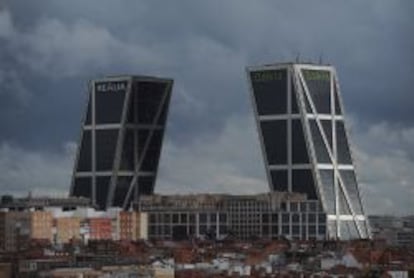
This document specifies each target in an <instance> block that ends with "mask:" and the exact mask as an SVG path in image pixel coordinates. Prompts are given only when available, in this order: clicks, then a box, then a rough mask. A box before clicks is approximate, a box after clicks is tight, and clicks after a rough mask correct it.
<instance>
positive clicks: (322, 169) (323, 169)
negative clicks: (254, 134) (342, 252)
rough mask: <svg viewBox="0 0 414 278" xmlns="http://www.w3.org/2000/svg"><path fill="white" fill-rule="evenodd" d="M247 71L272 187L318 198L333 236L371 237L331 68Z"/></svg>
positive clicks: (286, 67)
mask: <svg viewBox="0 0 414 278" xmlns="http://www.w3.org/2000/svg"><path fill="white" fill-rule="evenodd" d="M247 74H248V80H249V84H250V92H251V98H252V103H253V108H254V114H255V118H256V123H257V129H258V134H259V140H260V143H261V148H262V153H263V157H264V162H265V166H266V173H267V178H268V182H269V186H270V190H271V191H287V192H295V193H305V194H306V195H307V198H308V199H310V200H318V201H319V202H320V205H321V207H322V208H323V210H324V212H325V213H326V215H327V228H328V236H329V237H330V238H332V239H349V238H367V237H369V236H370V232H369V226H368V223H367V218H366V216H365V213H364V209H363V205H362V202H361V197H360V193H359V189H358V182H357V176H356V170H355V166H354V163H353V158H352V152H351V149H350V145H349V140H348V133H347V129H346V125H345V120H344V113H343V112H344V110H343V103H342V101H341V94H340V88H339V85H338V77H337V74H336V71H335V69H334V68H333V67H332V66H327V65H315V64H293V63H286V64H273V65H265V66H257V67H249V68H248V69H247ZM301 221H302V222H304V221H305V222H306V219H301Z"/></svg>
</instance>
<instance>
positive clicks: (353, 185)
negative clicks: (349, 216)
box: [340, 170, 362, 214]
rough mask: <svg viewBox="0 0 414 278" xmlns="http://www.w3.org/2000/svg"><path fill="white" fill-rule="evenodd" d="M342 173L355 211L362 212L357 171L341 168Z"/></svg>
mask: <svg viewBox="0 0 414 278" xmlns="http://www.w3.org/2000/svg"><path fill="white" fill-rule="evenodd" d="M340 174H341V177H342V181H343V182H344V183H345V188H346V191H347V192H348V196H349V199H350V201H351V204H352V207H353V209H354V212H355V213H356V214H362V205H361V198H360V197H359V191H358V186H357V181H356V177H355V172H354V171H353V170H341V171H340Z"/></svg>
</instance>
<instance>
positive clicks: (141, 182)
mask: <svg viewBox="0 0 414 278" xmlns="http://www.w3.org/2000/svg"><path fill="white" fill-rule="evenodd" d="M153 191H154V177H153V176H150V177H139V178H138V194H139V195H149V194H152V192H153Z"/></svg>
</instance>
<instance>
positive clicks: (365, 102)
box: [0, 0, 414, 214]
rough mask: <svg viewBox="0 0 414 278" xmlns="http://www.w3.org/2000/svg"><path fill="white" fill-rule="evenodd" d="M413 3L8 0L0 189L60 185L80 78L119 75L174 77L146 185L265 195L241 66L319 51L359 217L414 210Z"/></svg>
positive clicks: (73, 132)
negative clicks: (346, 145) (350, 161)
mask: <svg viewBox="0 0 414 278" xmlns="http://www.w3.org/2000/svg"><path fill="white" fill-rule="evenodd" d="M98 2H99V3H98ZM412 5H413V4H412V3H407V2H402V1H395V2H392V3H390V2H387V1H375V2H374V1H372V2H371V1H370V2H366V3H365V2H364V3H360V2H358V1H351V2H347V3H342V2H339V1H338V2H332V3H329V4H327V3H325V2H322V1H320V2H318V1H316V2H313V3H303V2H299V1H292V2H289V3H272V2H260V3H243V4H240V3H239V2H228V3H225V4H224V3H220V4H219V2H216V3H210V2H209V3H204V2H192V1H191V2H184V3H180V4H178V3H168V4H167V3H158V2H154V3H153V2H151V3H148V2H136V3H131V2H128V1H125V2H122V5H120V4H119V3H112V2H110V1H91V2H88V3H84V2H83V1H71V2H70V3H56V2H55V1H48V0H44V1H38V2H36V3H27V1H19V0H17V1H8V0H6V1H5V2H2V3H1V4H0V41H1V44H0V50H1V51H0V61H1V65H2V66H1V67H0V94H1V107H0V108H1V109H0V128H1V130H2V132H1V134H0V171H1V172H2V173H3V175H2V177H1V178H0V186H1V189H2V191H3V192H5V193H7V194H16V195H20V196H21V195H26V194H27V192H28V191H32V192H33V193H34V194H37V195H41V194H62V195H64V194H67V192H68V187H69V185H70V179H71V178H70V177H71V174H72V167H73V164H74V159H75V153H76V151H75V150H76V142H77V140H78V135H79V123H80V121H81V115H82V112H83V109H84V105H83V104H84V103H85V101H86V96H87V94H86V93H85V90H86V88H85V83H86V82H87V81H88V80H90V79H95V78H100V77H103V76H108V75H113V74H119V73H127V74H150V75H156V76H158V75H159V76H168V77H171V78H173V79H174V80H177V83H176V84H175V86H174V96H173V97H172V99H171V110H170V118H169V120H170V121H169V126H168V128H167V133H168V136H169V137H168V138H169V140H168V141H166V142H165V146H164V147H165V148H164V149H163V151H162V154H161V161H160V166H159V180H158V184H157V188H156V192H163V193H169V192H171V193H175V192H184V193H187V192H209V191H211V192H230V193H231V192H239V193H240V194H247V193H256V191H259V192H264V191H266V190H267V182H266V173H265V171H264V169H263V165H262V161H261V154H260V145H259V142H258V140H257V136H256V131H255V126H254V121H253V118H252V114H251V107H250V103H249V97H248V87H247V82H246V80H245V73H244V68H245V67H246V66H248V65H255V64H263V63H268V62H276V61H281V62H284V61H286V62H287V61H295V60H296V58H298V59H299V60H300V61H302V62H307V61H313V62H318V61H319V60H320V59H321V60H322V61H323V63H329V64H333V65H335V66H336V68H337V71H338V75H339V77H340V83H341V84H340V85H341V88H342V90H343V92H344V93H343V100H344V104H345V107H346V112H347V114H346V117H347V120H348V122H349V123H350V134H351V136H350V140H351V143H353V144H352V146H353V147H354V148H355V151H354V153H355V161H356V166H357V168H358V170H359V172H360V173H361V175H360V181H361V182H360V189H361V195H362V198H363V199H364V200H366V202H365V203H366V208H367V213H368V214H373V213H396V214H410V213H411V214H412V213H414V207H413V205H412V202H411V200H412V199H413V198H414V188H413V180H414V174H413V173H412V169H413V167H414V159H413V157H414V153H413V149H414V148H413V146H414V141H413V139H412V138H414V136H413V134H414V124H413V121H412V113H411V106H412V103H414V101H413V97H412V94H411V92H412V89H411V85H410V84H411V76H412V75H413V74H414V69H413V67H412V62H411V61H412V60H413V52H412V50H411V49H412V46H413V45H412V43H413V40H412V39H411V36H410V34H411V33H412V31H413V30H412V28H413V26H414V24H413V18H412V16H411V15H410V13H409V12H408V11H410V10H412ZM189 9H190V10H191V11H192V12H190V13H188V12H185V13H184V12H183V11H185V10H186V11H188V10H189ZM332 19H334V20H332ZM247 34H248V35H247ZM45 173H47V174H45ZM368 196H369V198H368Z"/></svg>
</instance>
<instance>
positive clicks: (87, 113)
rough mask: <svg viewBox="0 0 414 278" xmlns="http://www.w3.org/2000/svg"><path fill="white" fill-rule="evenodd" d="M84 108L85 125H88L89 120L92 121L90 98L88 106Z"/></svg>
mask: <svg viewBox="0 0 414 278" xmlns="http://www.w3.org/2000/svg"><path fill="white" fill-rule="evenodd" d="M86 109H87V111H86V119H85V125H90V124H91V121H92V116H91V113H92V111H91V109H92V108H91V100H90V99H88V107H87V108H86Z"/></svg>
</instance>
